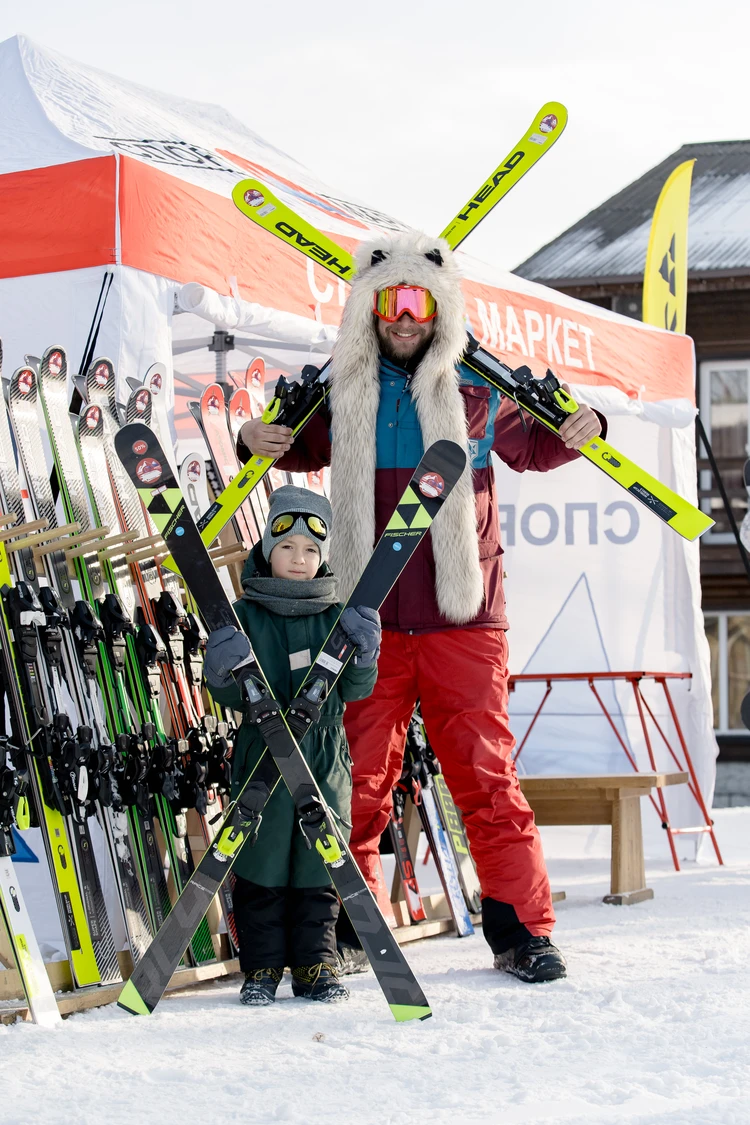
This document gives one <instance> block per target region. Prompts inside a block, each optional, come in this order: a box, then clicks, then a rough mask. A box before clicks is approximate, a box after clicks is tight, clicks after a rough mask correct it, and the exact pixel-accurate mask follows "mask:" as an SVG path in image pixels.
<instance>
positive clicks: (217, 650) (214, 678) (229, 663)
mask: <svg viewBox="0 0 750 1125" xmlns="http://www.w3.org/2000/svg"><path fill="white" fill-rule="evenodd" d="M251 652H252V649H251V647H250V641H249V640H248V639H247V637H246V636H245V634H244V633H242V632H240V630H239V629H236V628H235V626H234V625H224V626H223V627H222V628H221V629H214V630H213V632H211V633H209V634H208V641H207V643H206V653H205V656H204V657H203V675H204V676H205V677H206V683H207V684H208V686H209V687H213V688H225V687H229V686H230V685H231V684H232V682H233V679H232V670H233V669H234V668H237V667H238V666H239V665H240V664H243V663H244V661H246V660H247V658H248V656H249V655H250V653H251Z"/></svg>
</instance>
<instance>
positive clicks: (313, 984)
mask: <svg viewBox="0 0 750 1125" xmlns="http://www.w3.org/2000/svg"><path fill="white" fill-rule="evenodd" d="M292 992H293V993H294V995H295V996H304V997H305V999H307V1000H320V1001H321V1002H322V1003H323V1004H336V1003H338V1002H339V1001H340V1000H348V999H349V989H348V988H346V986H345V985H343V984H342V983H341V981H340V980H339V976H338V971H337V970H336V969H335V968H334V967H333V965H326V964H324V963H321V964H320V965H302V966H300V967H299V968H296V969H292Z"/></svg>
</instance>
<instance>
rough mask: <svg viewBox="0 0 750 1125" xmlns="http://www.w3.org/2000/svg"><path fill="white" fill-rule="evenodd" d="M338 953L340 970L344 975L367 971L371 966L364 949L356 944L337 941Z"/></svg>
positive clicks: (341, 974) (340, 973)
mask: <svg viewBox="0 0 750 1125" xmlns="http://www.w3.org/2000/svg"><path fill="white" fill-rule="evenodd" d="M336 954H337V956H338V972H339V975H340V976H342V977H345V976H349V975H351V974H352V973H366V972H367V971H368V969H369V968H370V962H369V961H368V960H367V954H366V953H365V951H364V949H358V948H357V947H356V945H349V943H348V942H345V941H337V942H336Z"/></svg>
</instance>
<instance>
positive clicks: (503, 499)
mask: <svg viewBox="0 0 750 1125" xmlns="http://www.w3.org/2000/svg"><path fill="white" fill-rule="evenodd" d="M578 397H579V398H580V397H583V395H582V394H581V393H579V395H578ZM692 432H693V431H692V427H688V428H686V429H667V428H663V427H659V426H656V425H655V424H653V423H650V422H644V421H641V420H638V419H633V418H628V417H622V416H621V417H618V416H613V417H610V419H609V435H608V437H609V440H610V441H611V443H612V444H613V445H614V446H615V447H616V448H618V449H620V450H621V451H622V452H623V453H625V454H626V455H627V456H628V457H630V458H631V459H632V460H634V461H636V462H637V463H638V464H640V465H642V466H643V467H644V469H646V470H647V471H649V472H651V473H652V474H653V475H654V476H657V477H658V478H659V479H660V480H662V481H664V482H665V483H666V484H669V485H670V486H671V487H672V488H674V489H675V490H676V491H678V492H680V493H682V495H684V496H686V497H689V498H690V497H692V498H693V499H694V498H695V489H696V483H695V462H694V454H693V453H692V449H693V445H692ZM497 481H498V494H499V504H500V513H501V525H504V528H505V530H504V541H505V560H504V565H505V570H506V572H507V575H508V577H507V579H506V583H505V585H506V595H507V599H508V615H509V619H510V625H511V629H510V633H509V641H510V653H511V661H510V670H511V673H516V674H520V673H539V672H541V673H544V672H592V671H602V672H603V671H607V670H611V671H632V670H636V669H638V670H644V671H656V672H660V671H690V672H692V675H693V678H692V681H690V682H689V686H687V685H686V684H683V683H680V682H676V683H675V684H673V685H671V686H670V691H671V693H672V696H673V699H674V701H675V705H676V708H677V711H678V715H679V718H680V722H681V725H682V729H683V733H684V735H685V738H686V741H687V744H688V748H689V750H690V751H691V754H692V756H693V760H694V764H695V766H696V769H697V771H698V776H699V780H700V783H701V787H702V789H703V793H704V797H705V798H706V800H707V803H708V804H709V807H710V798H711V795H712V792H713V781H714V770H715V757H716V753H717V748H716V741H715V738H714V735H713V729H712V710H711V680H710V665H709V654H708V644H707V641H706V638H705V634H704V631H703V624H702V615H701V610H700V584H699V546H698V543H686V542H685V541H684V540H683V539H681V538H680V537H679V536H677V535H676V534H675V533H674V532H673V531H672V530H671V529H670V528H668V527H667V526H666V525H665V524H663V523H662V522H661V521H660V520H659V519H657V518H656V517H655V516H654V515H653V514H652V513H650V512H649V511H648V510H647V509H646V508H645V507H644V506H643V505H641V504H639V503H638V502H637V501H635V500H634V499H631V498H630V497H629V496H628V495H627V493H626V492H624V491H623V490H622V489H621V488H619V487H618V486H617V485H616V484H615V483H614V482H613V481H611V480H610V479H609V478H608V477H607V476H605V475H604V474H603V473H601V472H600V471H599V470H597V469H596V468H595V467H594V466H593V465H591V464H589V463H588V462H586V461H585V460H584V459H583V458H582V459H580V460H579V461H578V462H576V463H574V464H571V465H568V466H565V467H563V468H561V469H557V470H555V471H553V472H551V473H531V472H529V473H525V474H523V475H522V476H519V475H518V474H517V473H513V472H512V471H511V470H509V469H508V468H507V467H506V466H504V465H502V464H499V465H498V468H497ZM599 690H600V693H601V695H602V698H603V699H604V701H605V702H606V703H607V705H608V708H609V710H610V712H611V713H613V715H616V716H617V718H616V723H617V726H618V729H619V730H620V733H621V734H623V735H624V737H625V741H626V743H628V744H629V746H630V747H631V750H632V752H633V753H634V754H635V756H636V758H637V760H638V762H639V765H640V767H641V768H648V759H647V757H646V747H645V744H644V740H643V737H642V734H641V727H640V722H639V719H638V715H637V711H636V708H635V702H634V699H633V692H632V688H631V687H630V685H627V684H625V685H614V684H612V683H604V684H601V685H600V686H599ZM544 691H545V685H544V684H533V685H521V686H519V688H518V689H517V690H516V691H515V692H514V693H513V695H511V701H510V714H511V723H512V728H513V731H514V733H515V735H516V737H517V738H518V739H519V741H520V740H521V738H522V737H523V735H524V733H525V732H526V730H527V728H528V726H529V724H530V722H531V719H532V717H533V715H534V712H535V710H536V707H537V705H538V702H539V701H540V700H541V698H542V696H543V694H544ZM644 695H645V696H646V698H647V699H648V700H649V702H650V703H651V705H652V707H653V708H654V712H655V714H656V716H657V718H658V720H659V722H660V724H665V726H664V729H665V730H666V731H667V734H668V736H671V735H672V734H673V727H672V724H671V722H670V721H669V717H668V710H667V706H666V702H665V701H664V699H663V693H662V689H661V688H657V687H656V686H655V685H653V686H647V687H644ZM653 745H654V748H655V751H656V756H657V765H658V767H659V768H660V769H671V770H674V769H675V768H676V767H675V766H674V763H673V762H672V761H671V759H670V758H669V756H668V752H667V750H666V748H665V747H664V744H663V742H662V741H661V739H660V737H659V735H658V733H656V732H655V731H654V732H653ZM675 747H677V742H676V740H675ZM630 768H631V767H630V765H629V764H628V761H627V758H626V757H625V755H624V753H623V751H622V749H621V748H620V746H619V744H618V743H617V740H616V739H615V736H614V734H613V733H612V731H611V729H610V727H609V725H608V723H607V721H606V719H605V718H604V716H603V714H602V712H601V710H600V708H599V706H598V704H597V702H596V700H595V699H594V697H593V695H592V693H591V691H590V689H589V687H588V685H587V684H585V683H584V684H572V683H568V684H564V683H562V684H558V685H556V686H555V687H553V692H552V695H551V696H550V697H549V699H548V701H547V703H546V704H545V709H544V711H543V712H542V715H541V717H540V718H539V720H538V721H537V723H536V726H535V727H534V729H533V731H532V733H531V736H530V738H529V742H528V743H527V745H526V747H525V748H524V750H523V754H522V756H521V758H520V760H519V772H521V773H529V774H533V773H546V774H558V773H568V772H570V773H600V772H601V773H607V772H628V771H629V770H630ZM668 808H669V811H670V817H671V819H672V823H673V824H675V825H682V826H684V825H696V824H699V823H701V818H700V815H699V812H698V809H697V807H696V805H695V802H694V801H693V799H692V797H690V795H689V793H688V792H687V788H686V787H685V786H681V787H676V788H674V789H672V790H670V791H669V792H668ZM643 814H644V822H645V823H646V826H647V835H648V836H650V837H651V838H652V842H653V839H654V832H655V833H656V837H655V838H656V839H657V841H658V847H659V848H660V849H664V848H666V840H665V839H664V834H663V832H662V830H661V829H660V828H659V826H658V824H657V823H656V817H655V815H654V814H652V813H651V810H650V806H647V805H646V804H645V803H644V807H643ZM695 845H696V838H695V837H683V838H682V839H681V843H680V845H679V847H680V851H681V853H682V854H684V855H686V856H694V855H695Z"/></svg>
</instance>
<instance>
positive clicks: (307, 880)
mask: <svg viewBox="0 0 750 1125" xmlns="http://www.w3.org/2000/svg"><path fill="white" fill-rule="evenodd" d="M253 568H254V564H253V558H252V556H251V558H250V559H249V560H248V562H247V564H246V572H252V570H253ZM330 573H331V572H330V570H329V569H328V567H327V566H325V567H322V568H321V570H320V572H319V574H321V575H323V574H330ZM244 578H245V573H243V580H244ZM234 608H235V609H236V611H237V616H238V617H239V619H240V624H241V625H242V628H243V629H244V631H245V632H246V633H247V635H248V637H249V638H250V640H251V642H252V646H253V650H254V651H255V654H256V656H257V658H258V660H259V661H260V664H261V666H262V668H263V671H264V672H265V675H266V678H267V680H268V682H269V684H270V686H271V689H272V691H273V693H274V696H275V698H276V699H277V700H278V701H279V703H280V704H281V705H282V707H284V709H286V707H287V706H288V705H289V703H290V702H291V700H292V699H293V698H294V696H295V695H296V694H297V691H298V689H299V687H300V685H301V683H302V681H303V679H304V678H305V676H306V674H307V672H308V669H309V667H310V664H311V662H312V660H314V659H315V656H316V655H317V653H318V652H319V650H320V649H321V647H322V645H323V642H324V641H325V639H326V637H327V636H328V634H329V632H330V631H331V628H332V627H333V624H334V622H335V621H336V619H337V617H338V615H339V613H340V612H341V608H342V607H341V606H340V605H331V606H329V607H327V608H326V609H323V610H322V611H321V612H320V613H313V614H309V615H306V616H302V617H282V616H281V615H280V614H278V613H273V612H271V611H270V610H268V609H267V608H266V607H265V606H262V605H258V604H257V603H256V602H253V601H248V600H247V599H245V598H243V599H241V600H240V601H238V602H236V603H235V607H234ZM376 678H377V665H375V664H373V665H372V667H370V668H360V667H358V666H357V665H356V664H355V663H354V661H353V660H352V661H350V662H349V664H348V665H347V666H346V668H345V669H344V671H343V673H342V675H341V677H340V678H339V681H338V683H337V685H336V688H335V689H334V691H333V692H332V693H331V695H330V696H329V698H328V699H327V700H326V702H325V704H324V705H323V709H322V714H321V718H320V722H319V723H318V724H317V726H315V727H314V728H313V729H312V730H310V731H308V733H307V735H306V737H305V739H304V740H303V741H302V743H301V749H302V752H303V754H304V755H305V758H306V759H307V761H308V763H309V765H310V769H311V770H312V772H313V775H314V776H315V779H316V781H317V782H318V785H319V786H320V789H321V792H322V794H323V796H324V797H325V799H326V801H327V802H328V804H329V805H330V806H331V808H332V809H333V811H334V812H335V813H337V814H338V815H339V817H341V823H340V825H339V826H340V827H341V828H342V830H343V834H344V836H345V837H346V839H347V840H348V838H349V827H348V826H350V825H351V800H352V774H351V758H350V756H349V746H348V744H347V741H346V734H345V733H344V724H343V716H344V703H345V702H347V701H350V700H355V699H365V698H366V697H367V696H368V695H370V693H371V692H372V689H373V687H374V686H375V680H376ZM211 694H212V695H213V697H214V698H215V699H216V700H217V702H219V703H221V704H222V705H224V706H228V707H232V708H235V709H236V710H241V707H242V701H241V698H240V692H239V689H238V688H237V687H236V686H235V685H232V686H231V687H228V688H224V689H220V690H219V689H213V688H212V689H211ZM264 747H265V744H264V742H263V739H262V738H261V736H260V734H259V732H258V731H257V730H256V729H255V727H253V726H251V725H250V724H249V723H248V722H245V721H243V723H242V725H241V726H240V729H239V732H238V734H237V740H236V744H235V748H234V754H233V757H232V796H233V797H235V796H236V795H237V792H238V791H239V788H240V786H241V785H242V783H243V782H244V781H245V780H246V779H247V778H248V777H249V775H250V773H251V772H252V770H253V769H254V768H255V766H256V764H257V762H258V760H259V758H260V755H261V753H262V751H263V749H264ZM234 871H235V873H236V874H237V875H239V876H241V877H242V878H243V879H247V880H249V881H250V882H252V883H255V884H259V885H260V886H263V887H285V886H291V887H321V886H323V885H324V884H326V883H327V882H329V880H328V878H327V874H326V870H325V867H324V864H323V861H322V860H321V858H320V855H319V854H318V852H317V851H315V850H314V849H312V850H310V849H308V848H307V847H306V845H305V840H304V837H303V835H302V832H301V830H300V828H299V825H298V824H297V820H296V817H295V810H294V804H293V802H292V798H291V796H290V795H289V791H288V790H287V788H286V786H285V785H284V783H283V782H281V783H280V784H279V785H278V786H277V787H276V790H275V791H274V793H273V795H272V796H271V799H270V800H269V802H268V804H267V805H266V808H265V811H264V813H263V821H262V823H261V826H260V832H259V834H258V840H257V842H256V844H255V845H254V846H252V847H251V846H249V844H246V845H245V846H244V847H243V849H242V851H241V852H240V855H239V857H238V859H237V861H236V863H235V865H234Z"/></svg>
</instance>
